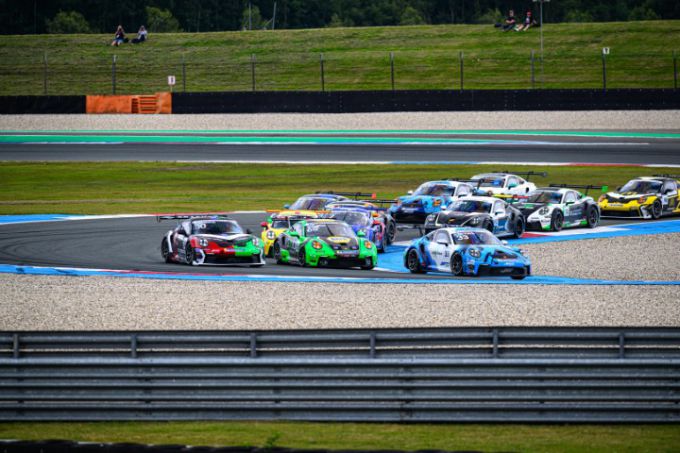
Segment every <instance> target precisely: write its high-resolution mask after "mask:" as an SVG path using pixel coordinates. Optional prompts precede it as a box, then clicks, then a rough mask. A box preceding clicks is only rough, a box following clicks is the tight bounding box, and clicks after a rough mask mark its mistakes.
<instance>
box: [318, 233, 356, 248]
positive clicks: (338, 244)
mask: <svg viewBox="0 0 680 453" xmlns="http://www.w3.org/2000/svg"><path fill="white" fill-rule="evenodd" d="M315 239H316V240H318V241H321V242H325V243H326V244H328V245H329V246H330V247H331V248H332V249H334V250H346V249H358V248H359V241H358V238H355V237H352V238H350V237H345V236H328V237H324V238H322V237H316V238H315Z"/></svg>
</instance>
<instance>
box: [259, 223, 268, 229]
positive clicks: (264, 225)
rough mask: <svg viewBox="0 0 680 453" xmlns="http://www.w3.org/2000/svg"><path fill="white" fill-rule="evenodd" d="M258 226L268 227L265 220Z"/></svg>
mask: <svg viewBox="0 0 680 453" xmlns="http://www.w3.org/2000/svg"><path fill="white" fill-rule="evenodd" d="M260 226H261V227H262V228H268V227H269V224H268V223H267V222H262V223H261V224H260Z"/></svg>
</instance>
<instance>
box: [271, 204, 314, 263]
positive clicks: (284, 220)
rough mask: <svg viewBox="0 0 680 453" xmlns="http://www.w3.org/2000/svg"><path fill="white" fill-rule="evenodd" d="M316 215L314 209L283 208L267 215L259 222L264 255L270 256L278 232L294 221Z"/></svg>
mask: <svg viewBox="0 0 680 453" xmlns="http://www.w3.org/2000/svg"><path fill="white" fill-rule="evenodd" d="M317 217H318V216H317V213H316V212H315V211H290V210H285V211H277V212H274V213H272V214H271V215H270V216H269V217H267V220H265V221H264V222H262V223H261V224H260V226H261V227H262V234H261V238H262V244H263V247H264V254H265V255H266V256H272V251H273V249H272V246H273V245H274V241H276V238H277V237H279V234H281V233H283V232H284V231H286V230H288V229H290V228H291V227H292V226H293V225H295V223H296V222H299V221H300V220H305V219H315V218H317Z"/></svg>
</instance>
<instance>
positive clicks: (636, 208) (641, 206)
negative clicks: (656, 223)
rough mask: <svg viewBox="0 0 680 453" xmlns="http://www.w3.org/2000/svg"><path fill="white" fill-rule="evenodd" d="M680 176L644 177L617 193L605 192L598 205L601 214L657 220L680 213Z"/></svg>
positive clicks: (603, 215)
mask: <svg viewBox="0 0 680 453" xmlns="http://www.w3.org/2000/svg"><path fill="white" fill-rule="evenodd" d="M678 186H680V175H654V176H641V177H639V178H635V179H632V180H630V181H628V182H627V183H626V184H625V185H624V186H623V187H619V188H618V189H617V190H616V192H607V193H606V194H605V195H602V196H601V197H600V198H599V200H598V204H599V205H600V211H601V212H602V217H637V218H643V219H658V218H660V217H661V216H665V215H671V214H680V205H679V204H678Z"/></svg>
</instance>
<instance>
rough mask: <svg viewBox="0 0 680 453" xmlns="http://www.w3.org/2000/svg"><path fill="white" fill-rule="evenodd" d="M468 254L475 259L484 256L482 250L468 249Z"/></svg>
mask: <svg viewBox="0 0 680 453" xmlns="http://www.w3.org/2000/svg"><path fill="white" fill-rule="evenodd" d="M468 253H469V254H470V256H471V257H473V258H479V257H480V256H482V252H481V250H479V249H475V248H472V249H468Z"/></svg>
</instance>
